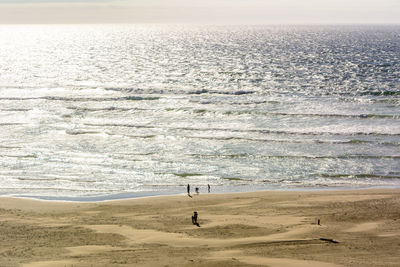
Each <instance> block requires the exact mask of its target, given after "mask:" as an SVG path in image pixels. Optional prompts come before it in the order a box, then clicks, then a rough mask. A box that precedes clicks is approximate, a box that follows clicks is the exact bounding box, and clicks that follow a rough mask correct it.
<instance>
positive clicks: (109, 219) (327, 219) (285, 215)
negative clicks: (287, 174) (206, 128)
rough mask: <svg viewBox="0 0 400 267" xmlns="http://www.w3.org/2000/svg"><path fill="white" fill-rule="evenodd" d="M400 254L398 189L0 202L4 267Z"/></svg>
mask: <svg viewBox="0 0 400 267" xmlns="http://www.w3.org/2000/svg"><path fill="white" fill-rule="evenodd" d="M194 211H197V212H198V214H199V218H198V222H199V224H200V227H197V226H195V225H193V224H192V222H191V216H192V215H193V212H194ZM318 219H320V225H318V223H317V222H318ZM399 251H400V190H399V189H377V190H361V191H313V192H302V191H301V192H255V193H236V194H199V195H193V198H189V197H188V196H187V195H179V196H165V197H149V198H141V199H129V200H117V201H105V202H94V203H80V202H55V201H39V200H31V199H17V198H0V266H26V267H36V266H37V267H39V266H40V267H47V266H77V267H80V266H218V267H221V266H254V265H257V266H276V267H280V266H281V267H285V266H322V267H324V266H326V267H329V266H398V264H399V262H400V255H399Z"/></svg>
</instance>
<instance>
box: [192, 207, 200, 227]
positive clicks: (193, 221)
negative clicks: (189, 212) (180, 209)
mask: <svg viewBox="0 0 400 267" xmlns="http://www.w3.org/2000/svg"><path fill="white" fill-rule="evenodd" d="M197 217H198V214H197V211H195V212H194V213H193V216H192V223H193V224H194V225H196V226H198V227H200V224H199V223H198V222H197Z"/></svg>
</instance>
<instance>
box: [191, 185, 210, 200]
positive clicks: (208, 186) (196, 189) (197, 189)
mask: <svg viewBox="0 0 400 267" xmlns="http://www.w3.org/2000/svg"><path fill="white" fill-rule="evenodd" d="M207 190H208V193H211V186H210V184H207ZM194 191H195V192H196V194H197V195H198V194H199V193H200V189H199V188H198V187H196V188H195V189H194ZM187 194H188V196H189V197H192V195H190V184H188V185H187Z"/></svg>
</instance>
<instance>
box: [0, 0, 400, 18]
mask: <svg viewBox="0 0 400 267" xmlns="http://www.w3.org/2000/svg"><path fill="white" fill-rule="evenodd" d="M399 14H400V0H379V1H378V0H279V1H278V0H69V1H66V0H12V1H11V0H0V23H211V24H215V23H216V24H218V23H222V24H225V23H226V24H269V23H279V24H282V23H283V24H286V23H289V24H290V23H302V24H309V23H311V24H313V23H317V24H318V23H319V24H326V23H370V24H373V23H384V24H399V23H400V15H399Z"/></svg>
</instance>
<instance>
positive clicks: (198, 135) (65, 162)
mask: <svg viewBox="0 0 400 267" xmlns="http://www.w3.org/2000/svg"><path fill="white" fill-rule="evenodd" d="M399 148H400V26H399V25H397V26H395V25H393V26H390V25H386V26H385V25H382V26H374V25H364V26H350V25H348V26H199V25H198V26H195V25H1V26H0V196H18V197H37V198H45V199H96V198H122V197H132V196H140V195H158V194H171V193H178V192H180V193H185V191H186V185H187V184H191V186H192V188H194V187H199V188H200V193H203V192H204V193H205V192H206V187H207V185H208V184H210V186H211V191H212V192H243V191H256V190H305V189H307V190H310V189H311V190H316V189H318V190H319V189H337V188H340V189H359V188H375V187H399V186H400V149H399Z"/></svg>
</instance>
